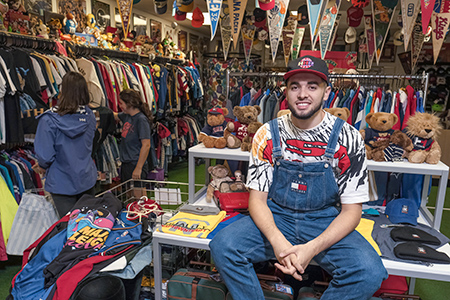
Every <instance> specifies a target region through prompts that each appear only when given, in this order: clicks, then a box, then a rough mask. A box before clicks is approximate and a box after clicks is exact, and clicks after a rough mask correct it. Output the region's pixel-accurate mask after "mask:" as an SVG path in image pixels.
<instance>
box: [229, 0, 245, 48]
mask: <svg viewBox="0 0 450 300" xmlns="http://www.w3.org/2000/svg"><path fill="white" fill-rule="evenodd" d="M246 7H247V0H228V8H229V9H230V21H231V36H232V37H233V45H234V49H236V47H237V45H238V40H239V31H240V30H241V25H242V19H243V18H244V11H245V8H246Z"/></svg>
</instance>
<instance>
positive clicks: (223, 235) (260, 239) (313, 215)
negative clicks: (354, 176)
mask: <svg viewBox="0 0 450 300" xmlns="http://www.w3.org/2000/svg"><path fill="white" fill-rule="evenodd" d="M276 122H277V120H276V119H275V120H274V121H271V122H270V126H271V132H272V133H273V134H272V135H273V136H272V140H273V145H274V149H273V156H274V162H275V164H274V172H273V182H272V185H271V187H270V189H269V194H268V201H267V203H268V206H269V208H270V210H271V212H272V214H273V218H274V221H275V224H276V226H277V227H278V229H279V230H280V231H281V232H282V234H283V235H284V236H285V237H286V239H287V240H289V242H290V243H292V244H293V245H298V244H305V243H307V242H308V241H311V240H313V239H315V238H316V237H317V236H319V235H320V234H321V233H322V232H323V231H324V230H325V229H326V228H327V227H328V226H329V225H330V223H331V222H332V221H333V220H334V219H335V218H336V216H337V215H338V214H339V212H340V203H339V196H338V186H337V184H336V180H335V178H334V174H333V171H332V167H331V161H332V159H333V155H334V151H335V147H336V144H337V139H338V136H339V132H340V130H341V128H342V124H343V122H341V120H340V119H338V121H336V124H335V126H334V128H333V131H332V133H331V135H330V139H329V142H328V146H327V149H326V151H325V159H324V161H321V162H313V163H301V162H293V161H287V160H284V159H283V158H282V154H281V147H280V137H279V131H278V126H277V124H278V123H276ZM299 187H301V188H299ZM210 248H211V252H212V255H213V258H214V262H215V264H216V266H217V268H218V270H219V272H220V274H221V276H222V278H223V279H224V280H225V283H226V285H227V287H228V289H229V291H230V293H231V295H232V296H233V299H234V300H241V299H242V300H249V299H258V300H260V299H261V300H262V299H264V296H263V292H262V289H261V287H260V284H259V281H258V278H257V276H256V273H255V271H254V269H253V265H252V264H253V263H257V262H262V261H267V260H270V259H274V258H275V254H274V252H273V249H272V246H271V245H270V243H269V241H268V240H267V239H266V238H265V237H264V235H263V234H261V232H260V231H259V229H258V227H257V226H256V225H255V223H254V222H253V221H252V219H251V217H249V216H247V217H244V218H242V219H241V220H239V221H236V222H235V223H233V224H231V225H229V226H228V227H226V228H224V229H222V230H221V231H219V233H218V234H217V235H216V236H215V237H214V238H213V239H212V241H211V243H210ZM314 260H315V261H316V262H317V263H318V264H319V265H320V266H321V267H322V268H323V269H325V271H327V272H328V273H329V274H331V275H332V276H333V280H332V281H331V282H330V285H329V287H328V288H327V290H326V291H325V293H324V294H323V296H322V298H321V299H322V300H331V299H332V300H336V299H339V300H347V299H355V300H365V299H369V298H370V297H371V296H372V295H373V293H374V292H375V291H376V290H377V289H378V288H379V286H380V285H381V282H382V281H383V280H384V279H386V278H387V275H388V274H387V272H386V270H385V268H384V266H383V263H382V261H381V259H380V257H379V256H378V254H377V253H376V252H375V250H374V249H373V248H372V246H371V245H370V244H369V243H368V242H367V241H366V240H365V239H364V238H363V237H362V236H361V235H360V234H359V233H358V232H356V231H353V232H351V233H350V234H349V235H347V236H346V237H344V238H343V239H342V240H340V241H339V242H337V243H336V244H334V245H333V246H331V247H330V248H328V249H327V250H325V251H323V252H321V253H319V254H318V255H317V256H315V257H314Z"/></svg>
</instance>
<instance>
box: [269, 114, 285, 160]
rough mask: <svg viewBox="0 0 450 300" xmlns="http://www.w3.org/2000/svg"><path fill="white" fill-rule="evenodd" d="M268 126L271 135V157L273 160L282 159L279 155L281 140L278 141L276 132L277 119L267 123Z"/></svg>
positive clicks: (278, 133)
mask: <svg viewBox="0 0 450 300" xmlns="http://www.w3.org/2000/svg"><path fill="white" fill-rule="evenodd" d="M269 125H270V133H271V134H272V146H273V150H272V156H273V159H274V160H276V159H279V158H282V155H281V140H280V131H279V130H278V119H273V120H271V121H269Z"/></svg>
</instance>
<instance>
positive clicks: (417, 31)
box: [411, 15, 425, 71]
mask: <svg viewBox="0 0 450 300" xmlns="http://www.w3.org/2000/svg"><path fill="white" fill-rule="evenodd" d="M424 39H425V34H423V31H422V16H421V15H418V16H417V18H416V23H415V24H414V27H413V32H412V35H411V70H413V71H414V68H415V66H416V63H417V59H418V58H419V54H420V50H422V46H423V42H424Z"/></svg>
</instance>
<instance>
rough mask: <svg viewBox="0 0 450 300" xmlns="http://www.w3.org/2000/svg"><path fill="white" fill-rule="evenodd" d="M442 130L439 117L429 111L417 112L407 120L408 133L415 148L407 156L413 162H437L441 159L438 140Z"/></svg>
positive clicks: (406, 129)
mask: <svg viewBox="0 0 450 300" xmlns="http://www.w3.org/2000/svg"><path fill="white" fill-rule="evenodd" d="M441 130H442V126H441V124H440V123H439V118H438V117H437V116H435V115H432V114H428V113H416V114H415V115H413V116H411V117H410V118H409V119H408V121H407V122H406V128H405V131H406V134H407V135H408V137H409V138H410V139H411V140H412V143H413V146H414V148H413V149H412V150H411V151H409V152H407V154H406V157H407V158H408V161H409V162H412V163H423V162H426V163H429V164H437V163H438V162H439V161H440V159H441V147H440V146H439V144H438V142H437V141H436V138H437V136H438V135H439V133H440V131H441Z"/></svg>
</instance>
